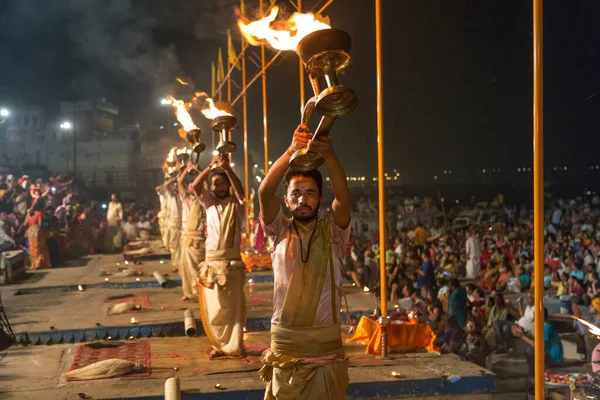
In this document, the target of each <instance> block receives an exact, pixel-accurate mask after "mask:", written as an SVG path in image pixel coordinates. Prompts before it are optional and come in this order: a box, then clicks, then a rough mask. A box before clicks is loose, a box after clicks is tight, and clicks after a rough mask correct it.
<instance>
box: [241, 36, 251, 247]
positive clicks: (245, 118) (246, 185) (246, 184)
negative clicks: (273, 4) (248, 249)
mask: <svg viewBox="0 0 600 400" xmlns="http://www.w3.org/2000/svg"><path fill="white" fill-rule="evenodd" d="M244 42H245V40H244V38H243V37H242V49H243V48H244ZM242 52H243V54H242V87H244V88H245V87H246V51H245V50H242ZM242 110H243V111H242V115H243V122H244V193H245V194H246V237H250V214H249V212H248V211H249V210H250V181H249V173H250V172H249V170H248V109H247V103H246V92H244V94H243V95H242Z"/></svg>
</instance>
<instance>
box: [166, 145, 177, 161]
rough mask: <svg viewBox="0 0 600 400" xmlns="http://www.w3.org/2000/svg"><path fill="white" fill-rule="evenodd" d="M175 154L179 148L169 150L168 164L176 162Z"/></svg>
mask: <svg viewBox="0 0 600 400" xmlns="http://www.w3.org/2000/svg"><path fill="white" fill-rule="evenodd" d="M175 152H177V147H171V150H169V155H168V156H167V162H173V161H175Z"/></svg>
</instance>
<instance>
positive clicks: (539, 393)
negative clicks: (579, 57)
mask: <svg viewBox="0 0 600 400" xmlns="http://www.w3.org/2000/svg"><path fill="white" fill-rule="evenodd" d="M543 4H544V1H543V0H533V263H534V266H533V276H534V278H533V279H534V282H536V284H535V285H534V297H535V305H534V308H535V314H534V315H535V320H534V337H535V398H536V400H543V399H544V359H545V357H544V285H543V282H544V75H543V60H544V46H543V21H544V15H543Z"/></svg>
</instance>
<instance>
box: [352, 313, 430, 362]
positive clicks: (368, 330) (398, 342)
mask: <svg viewBox="0 0 600 400" xmlns="http://www.w3.org/2000/svg"><path fill="white" fill-rule="evenodd" d="M386 329H387V332H388V335H387V337H388V347H389V349H390V350H395V351H407V352H408V351H417V350H427V351H437V350H438V349H437V348H436V347H435V346H434V342H435V338H436V336H435V334H434V333H433V331H432V330H431V328H430V327H429V325H427V324H424V323H418V322H404V323H402V324H390V325H388V326H387V328H386ZM348 342H360V343H366V344H367V353H369V354H372V355H377V354H381V325H379V323H378V322H377V321H373V320H372V319H371V318H369V317H364V316H363V317H362V318H361V319H360V321H359V323H358V326H357V327H356V331H355V332H354V336H352V338H350V339H348Z"/></svg>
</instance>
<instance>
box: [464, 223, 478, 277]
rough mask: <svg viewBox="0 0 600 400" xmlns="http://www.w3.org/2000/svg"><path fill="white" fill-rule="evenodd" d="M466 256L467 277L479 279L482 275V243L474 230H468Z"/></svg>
mask: <svg viewBox="0 0 600 400" xmlns="http://www.w3.org/2000/svg"><path fill="white" fill-rule="evenodd" d="M465 235H466V237H467V243H466V258H467V279H477V278H479V277H481V245H480V243H479V238H477V235H476V234H475V233H473V232H472V231H469V230H467V232H466V233H465Z"/></svg>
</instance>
